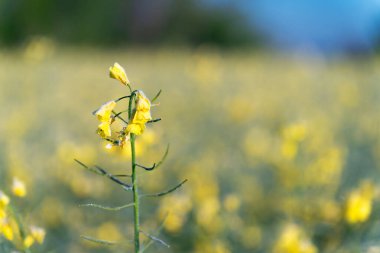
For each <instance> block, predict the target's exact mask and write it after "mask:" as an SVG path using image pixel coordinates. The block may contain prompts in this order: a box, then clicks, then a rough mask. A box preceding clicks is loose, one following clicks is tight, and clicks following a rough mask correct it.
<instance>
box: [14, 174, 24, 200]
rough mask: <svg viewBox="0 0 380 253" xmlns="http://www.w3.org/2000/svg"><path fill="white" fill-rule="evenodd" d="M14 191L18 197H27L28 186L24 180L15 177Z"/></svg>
mask: <svg viewBox="0 0 380 253" xmlns="http://www.w3.org/2000/svg"><path fill="white" fill-rule="evenodd" d="M12 192H13V194H14V195H15V196H17V197H21V198H22V197H25V195H26V187H25V184H24V182H22V181H21V180H19V179H18V178H13V185H12Z"/></svg>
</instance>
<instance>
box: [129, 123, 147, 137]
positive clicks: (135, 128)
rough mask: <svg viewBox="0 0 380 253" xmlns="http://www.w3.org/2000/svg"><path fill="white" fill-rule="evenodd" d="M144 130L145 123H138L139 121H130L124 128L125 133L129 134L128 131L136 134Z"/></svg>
mask: <svg viewBox="0 0 380 253" xmlns="http://www.w3.org/2000/svg"><path fill="white" fill-rule="evenodd" d="M144 130H145V125H144V124H140V123H130V124H128V126H127V128H126V130H125V131H126V133H127V134H129V133H133V134H136V135H140V134H142V133H143V132H144Z"/></svg>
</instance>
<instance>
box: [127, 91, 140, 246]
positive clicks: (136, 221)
mask: <svg viewBox="0 0 380 253" xmlns="http://www.w3.org/2000/svg"><path fill="white" fill-rule="evenodd" d="M134 96H135V94H134V93H133V92H132V93H131V97H130V99H129V106H128V118H129V122H131V120H132V116H133V115H132V102H133V100H134ZM135 137H136V136H135V134H133V133H130V142H131V160H132V191H133V203H134V206H133V216H134V230H135V236H134V239H135V253H139V252H140V217H139V216H140V213H139V207H140V206H139V191H138V185H137V172H136V150H135Z"/></svg>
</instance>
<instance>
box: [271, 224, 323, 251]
mask: <svg viewBox="0 0 380 253" xmlns="http://www.w3.org/2000/svg"><path fill="white" fill-rule="evenodd" d="M317 252H318V249H317V248H316V247H315V246H314V244H313V243H312V242H311V241H310V239H309V238H308V237H307V236H306V235H305V233H304V231H303V230H302V229H301V228H300V227H299V226H297V225H295V224H288V225H286V226H285V227H284V229H283V231H282V232H281V234H280V237H279V238H278V240H277V242H276V244H275V246H274V249H273V253H317Z"/></svg>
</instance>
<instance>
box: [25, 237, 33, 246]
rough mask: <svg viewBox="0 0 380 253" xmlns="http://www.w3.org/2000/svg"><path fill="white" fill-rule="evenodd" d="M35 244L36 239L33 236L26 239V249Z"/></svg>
mask: <svg viewBox="0 0 380 253" xmlns="http://www.w3.org/2000/svg"><path fill="white" fill-rule="evenodd" d="M33 243H34V238H33V237H32V236H31V235H28V236H27V237H25V239H24V247H25V248H27V249H28V248H30V247H31V246H32V245H33Z"/></svg>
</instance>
